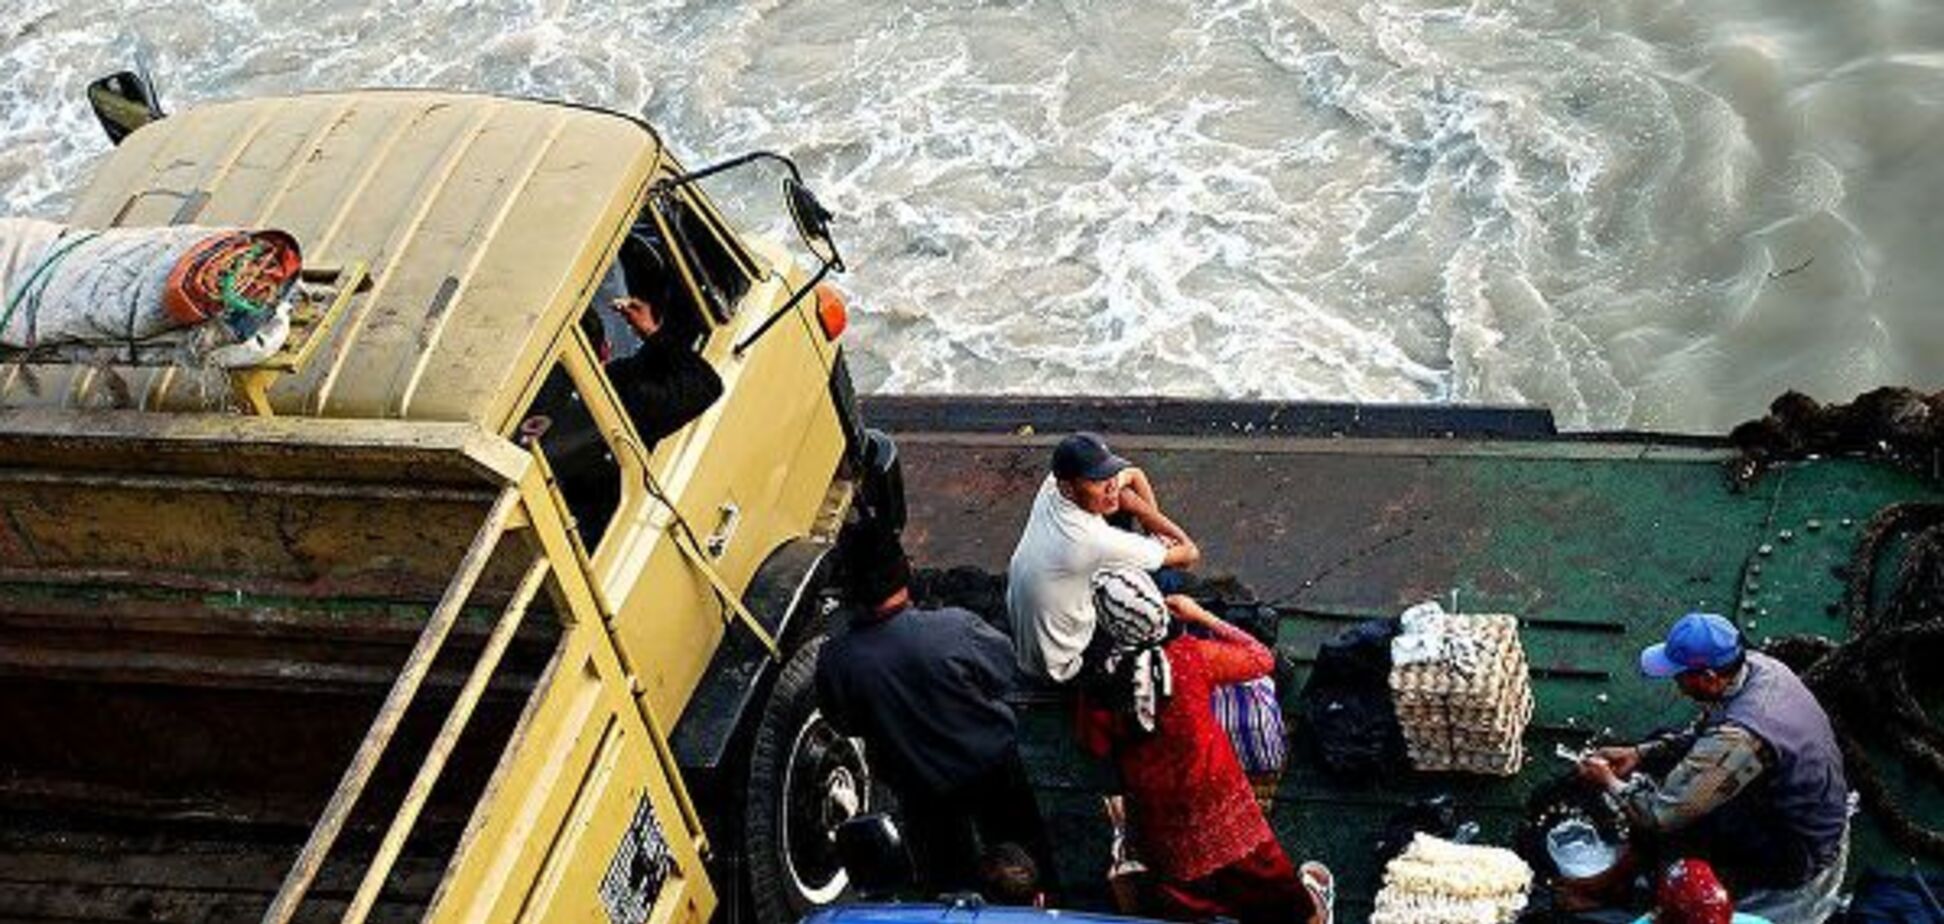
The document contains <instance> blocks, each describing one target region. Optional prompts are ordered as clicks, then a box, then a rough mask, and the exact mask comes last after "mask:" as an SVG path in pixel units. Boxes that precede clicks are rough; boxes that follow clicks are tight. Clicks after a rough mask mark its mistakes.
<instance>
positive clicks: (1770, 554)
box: [870, 401, 1944, 920]
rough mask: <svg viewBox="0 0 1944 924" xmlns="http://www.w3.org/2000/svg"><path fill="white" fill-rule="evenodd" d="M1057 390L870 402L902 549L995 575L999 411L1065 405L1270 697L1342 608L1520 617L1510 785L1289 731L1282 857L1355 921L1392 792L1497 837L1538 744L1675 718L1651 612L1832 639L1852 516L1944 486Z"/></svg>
mask: <svg viewBox="0 0 1944 924" xmlns="http://www.w3.org/2000/svg"><path fill="white" fill-rule="evenodd" d="M1075 407H1076V405H1075V404H1074V403H1072V402H1066V403H1060V404H1057V405H1053V404H1039V403H1034V402H1030V401H1019V402H1009V403H1004V404H1003V405H1000V406H998V407H997V408H996V409H995V408H987V409H986V413H985V414H984V415H983V416H979V417H977V418H976V419H975V421H976V422H975V424H974V425H971V426H967V427H965V428H964V429H955V428H954V425H953V415H952V414H951V413H950V412H949V410H948V409H945V410H941V409H943V408H944V406H942V405H939V406H928V407H923V408H916V409H914V406H913V405H911V404H904V405H896V404H890V403H886V404H885V405H882V406H879V407H875V408H871V409H870V410H871V412H872V414H873V418H872V419H874V420H879V421H884V422H888V423H890V424H891V425H892V426H893V427H894V435H896V436H897V437H898V438H899V443H900V445H901V447H902V448H903V451H904V458H905V469H906V479H907V484H906V487H907V493H908V495H909V498H910V504H911V516H912V523H911V525H910V527H909V529H908V531H907V536H908V539H909V540H910V545H911V551H912V554H913V556H914V558H915V559H916V560H917V562H918V564H919V565H921V566H922V567H924V568H928V569H948V568H954V567H970V568H974V569H978V570H980V571H983V572H989V573H994V574H1000V573H1003V570H1004V567H1005V563H1006V559H1007V557H1008V555H1009V554H1010V552H1011V549H1012V545H1013V542H1014V540H1015V539H1016V538H1017V536H1018V532H1019V529H1020V526H1021V525H1022V524H1023V522H1024V519H1025V516H1026V512H1027V510H1028V507H1029V502H1030V499H1031V497H1032V494H1033V492H1034V490H1035V489H1036V488H1037V487H1038V485H1039V482H1040V480H1041V479H1042V478H1043V477H1044V472H1045V468H1044V466H1045V458H1046V455H1047V452H1048V450H1049V446H1050V444H1051V442H1052V437H1051V436H1046V435H1031V434H1030V433H1025V434H1022V433H1021V432H1020V428H1025V427H1030V428H1032V432H1037V433H1039V434H1052V435H1053V436H1057V435H1058V434H1059V433H1060V432H1061V431H1062V430H1064V429H1066V428H1068V427H1071V426H1074V425H1075V423H1076V422H1078V423H1079V424H1080V425H1084V426H1088V427H1090V428H1095V429H1099V430H1101V431H1103V432H1105V433H1107V435H1108V438H1109V440H1110V442H1111V443H1112V444H1113V446H1114V447H1115V449H1116V451H1118V452H1120V453H1121V454H1123V455H1126V456H1128V457H1129V458H1130V459H1132V460H1134V462H1135V463H1136V464H1137V465H1140V466H1141V467H1142V468H1144V469H1146V470H1147V471H1148V473H1149V474H1150V476H1151V477H1152V479H1153V481H1154V483H1155V484H1156V486H1157V489H1158V491H1159V492H1160V494H1161V500H1162V503H1163V505H1164V507H1165V508H1166V510H1167V511H1168V513H1169V514H1170V515H1171V516H1172V517H1174V518H1175V519H1176V520H1177V521H1178V522H1180V523H1182V524H1183V526H1184V527H1185V528H1186V529H1187V530H1188V531H1189V532H1190V533H1191V534H1193V535H1194V536H1195V537H1196V540H1197V541H1198V542H1199V543H1200V544H1201V546H1202V548H1203V550H1204V557H1203V565H1202V567H1201V568H1200V569H1199V570H1200V571H1201V572H1202V573H1203V574H1204V575H1207V576H1211V577H1213V576H1221V575H1232V576H1234V577H1235V578H1236V579H1238V580H1239V581H1240V582H1241V583H1242V584H1243V585H1245V586H1246V587H1247V588H1248V589H1249V590H1251V591H1253V593H1254V594H1255V595H1256V597H1257V598H1259V599H1261V600H1264V601H1271V602H1274V603H1276V604H1277V605H1279V606H1280V607H1282V608H1283V609H1284V611H1285V618H1284V619H1283V622H1282V625H1281V628H1280V634H1279V644H1278V648H1279V652H1280V655H1281V656H1282V657H1283V658H1285V659H1287V660H1288V661H1290V662H1291V663H1292V664H1293V665H1294V668H1295V676H1296V677H1297V683H1296V684H1291V685H1289V686H1288V687H1287V688H1285V689H1284V690H1283V691H1282V694H1283V697H1284V701H1285V705H1286V706H1292V707H1293V705H1294V702H1295V694H1296V691H1297V688H1298V687H1299V686H1300V682H1301V678H1302V677H1303V676H1305V675H1306V673H1307V665H1308V662H1309V659H1310V658H1312V657H1313V655H1314V653H1315V651H1316V648H1317V645H1318V643H1319V642H1321V641H1322V640H1324V639H1326V638H1329V637H1331V636H1333V635H1335V634H1336V633H1338V632H1340V631H1341V630H1342V629H1343V628H1344V627H1345V626H1346V625H1348V624H1350V623H1352V622H1354V621H1355V620H1356V619H1357V618H1359V617H1363V616H1377V615H1393V614H1395V613H1397V612H1398V611H1400V610H1401V609H1403V608H1404V607H1405V606H1408V605H1410V604H1413V603H1416V602H1419V601H1422V600H1427V599H1437V600H1440V601H1442V602H1443V603H1444V604H1445V605H1446V606H1447V607H1449V606H1450V605H1451V602H1452V598H1453V595H1454V594H1456V599H1457V606H1458V608H1459V609H1460V610H1463V611H1468V612H1506V613H1513V614H1516V615H1518V616H1519V617H1521V618H1522V619H1523V620H1524V621H1525V624H1524V627H1523V629H1522V633H1521V634H1522V640H1523V642H1524V645H1525V647H1526V651H1527V654H1528V656H1529V659H1530V661H1531V663H1532V665H1533V674H1534V676H1533V686H1534V690H1535V693H1536V695H1537V699H1538V706H1537V710H1536V713H1535V716H1534V718H1533V721H1532V725H1531V727H1530V728H1529V730H1528V732H1527V736H1526V749H1527V753H1528V755H1529V756H1528V759H1527V763H1526V766H1525V769H1524V770H1523V771H1522V772H1521V773H1520V774H1519V775H1518V776H1516V777H1513V778H1506V779H1500V778H1488V777H1476V776H1462V775H1450V774H1439V775H1432V774H1412V773H1400V774H1397V775H1395V776H1393V777H1392V778H1390V779H1385V780H1374V781H1362V782H1357V783H1351V784H1346V783H1344V782H1341V781H1334V780H1331V779H1328V778H1326V777H1324V776H1323V775H1321V774H1320V773H1319V772H1318V770H1317V769H1316V767H1315V765H1314V764H1313V763H1312V762H1311V761H1310V760H1308V759H1307V758H1306V757H1305V756H1303V752H1302V749H1301V747H1300V745H1299V747H1298V749H1297V751H1296V754H1297V756H1296V757H1294V758H1293V759H1292V762H1291V768H1290V770H1289V772H1288V774H1287V775H1286V776H1285V778H1284V780H1283V782H1282V785H1281V788H1280V791H1279V793H1278V796H1277V805H1276V811H1275V812H1274V815H1273V818H1272V821H1273V823H1274V825H1275V828H1276V830H1277V832H1278V833H1279V834H1280V835H1281V837H1282V840H1283V843H1284V845H1285V846H1286V847H1288V848H1289V850H1290V853H1291V855H1292V856H1293V857H1295V858H1297V859H1305V858H1316V859H1321V860H1324V861H1325V862H1327V863H1329V864H1330V865H1331V866H1332V868H1333V869H1335V870H1337V871H1338V874H1339V877H1340V882H1341V888H1342V893H1343V896H1344V901H1345V905H1346V910H1347V911H1348V912H1349V914H1348V919H1351V920H1356V919H1361V917H1362V916H1363V915H1362V913H1361V912H1360V911H1359V910H1358V909H1359V908H1360V907H1361V908H1367V907H1368V902H1369V900H1370V897H1371V895H1372V894H1373V893H1374V891H1375V889H1376V886H1377V877H1378V873H1379V869H1378V868H1377V865H1376V863H1375V861H1374V860H1373V859H1372V851H1371V847H1372V843H1373V841H1374V839H1375V838H1376V837H1377V836H1378V834H1379V833H1380V832H1381V830H1382V828H1383V825H1384V822H1385V821H1386V819H1388V818H1389V817H1390V816H1391V814H1392V813H1393V812H1395V811H1396V810H1397V809H1398V808H1400V807H1401V806H1403V805H1405V804H1407V803H1409V802H1410V801H1412V800H1414V799H1416V798H1418V797H1421V796H1424V795H1429V794H1432V793H1436V792H1449V793H1451V794H1452V795H1453V796H1454V797H1455V798H1456V800H1457V802H1458V804H1459V806H1460V815H1461V817H1463V818H1468V819H1473V820H1476V821H1478V822H1479V823H1480V824H1481V825H1482V827H1483V831H1484V835H1483V836H1484V839H1485V840H1487V841H1490V842H1494V843H1507V842H1508V841H1509V838H1510V836H1511V832H1512V829H1513V827H1514V825H1515V824H1516V822H1517V821H1518V817H1519V812H1520V809H1521V808H1522V806H1523V805H1524V803H1525V800H1526V797H1527V795H1528V794H1529V793H1530V792H1531V790H1532V789H1533V788H1534V787H1535V786H1537V785H1540V784H1542V783H1544V782H1546V781H1549V780H1551V779H1553V778H1555V777H1557V776H1559V775H1560V774H1562V773H1564V772H1565V771H1566V770H1567V769H1568V767H1567V765H1566V764H1565V763H1564V762H1563V761H1560V760H1558V759H1557V758H1555V757H1554V756H1552V755H1553V752H1554V748H1555V745H1559V744H1563V745H1567V746H1575V747H1576V746H1579V745H1582V744H1584V743H1585V742H1586V741H1587V740H1588V738H1589V737H1590V736H1591V735H1593V734H1595V733H1600V732H1608V733H1609V734H1611V735H1614V736H1618V737H1621V738H1626V737H1628V736H1635V735H1640V734H1644V733H1646V732H1648V731H1650V730H1652V729H1654V728H1657V727H1662V726H1669V725H1674V724H1678V723H1680V722H1682V721H1684V720H1685V719H1686V718H1687V717H1688V716H1690V715H1691V706H1690V705H1689V704H1688V703H1687V702H1686V701H1685V700H1683V699H1682V698H1681V697H1680V696H1679V695H1678V693H1677V692H1676V691H1675V690H1674V688H1673V687H1672V685H1671V684H1668V683H1666V682H1655V681H1649V680H1646V679H1643V678H1641V677H1639V676H1638V673H1637V671H1636V658H1637V655H1638V652H1639V650H1640V648H1641V647H1642V646H1644V645H1647V644H1650V643H1652V642H1654V641H1656V640H1658V639H1659V637H1660V635H1661V634H1662V633H1663V632H1664V630H1665V627H1666V625H1667V624H1668V622H1669V621H1670V620H1671V619H1672V618H1674V617H1675V616H1678V615H1679V614H1681V613H1683V612H1687V611H1689V610H1696V609H1700V610H1711V611H1715V612H1721V613H1725V614H1733V615H1734V616H1735V617H1736V618H1737V619H1738V620H1739V621H1740V622H1741V623H1742V625H1743V627H1744V629H1745V631H1746V632H1747V633H1748V635H1749V636H1750V637H1751V638H1754V639H1757V640H1762V639H1766V638H1769V637H1772V636H1781V635H1786V634H1796V633H1813V634H1819V635H1826V636H1830V637H1833V638H1838V639H1840V638H1842V637H1843V636H1844V635H1845V633H1846V624H1845V621H1844V619H1843V617H1842V615H1841V610H1840V607H1839V606H1838V604H1839V603H1840V601H1841V600H1842V596H1843V582H1842V579H1841V577H1840V576H1839V574H1838V573H1837V569H1838V568H1840V567H1841V566H1843V565H1844V564H1846V563H1847V562H1848V560H1849V558H1850V555H1851V553H1852V550H1853V549H1854V547H1855V545H1856V543H1857V541H1858V539H1859V536H1860V534H1861V533H1862V529H1863V525H1864V524H1865V523H1867V522H1868V521H1869V519H1870V517H1871V516H1872V515H1873V514H1875V513H1876V512H1877V511H1879V510H1881V509H1882V508H1884V507H1885V506H1886V505H1890V504H1894V503H1899V502H1907V501H1939V500H1944V492H1941V491H1940V490H1939V487H1938V484H1937V482H1935V481H1928V480H1925V479H1923V478H1920V477H1918V476H1915V475H1912V474H1909V473H1906V472H1902V471H1898V470H1895V469H1892V468H1890V467H1887V466H1884V465H1881V464H1877V463H1873V462H1868V461H1863V460H1852V459H1825V460H1815V461H1805V462H1800V463H1796V464H1792V465H1789V466H1786V467H1783V468H1779V469H1776V470H1773V471H1771V472H1769V473H1767V474H1766V475H1765V476H1763V477H1762V478H1761V479H1760V480H1758V481H1757V482H1756V483H1755V484H1754V485H1753V486H1752V487H1751V488H1749V489H1748V490H1746V491H1742V492H1735V491H1731V490H1730V489H1729V487H1728V483H1727V480H1726V479H1725V477H1724V470H1723V465H1722V463H1723V462H1724V461H1725V460H1727V459H1728V458H1730V457H1731V455H1732V453H1731V451H1730V450H1728V449H1727V447H1726V446H1725V445H1723V444H1719V443H1713V442H1711V441H1702V440H1694V439H1687V438H1667V439H1661V440H1656V439H1654V438H1651V437H1617V438H1605V439H1585V438H1565V437H1546V436H1545V435H1544V434H1539V435H1538V436H1537V437H1536V438H1520V439H1476V440H1474V439H1464V438H1433V439H1423V438H1416V439H1413V438H1388V439H1367V438H1358V437H1355V436H1350V437H1345V438H1331V437H1320V438H1319V437H1312V436H1302V435H1296V436H1291V435H1283V433H1287V432H1288V431H1289V430H1290V429H1296V430H1299V431H1300V428H1284V430H1283V433H1276V432H1271V433H1269V434H1268V435H1260V434H1262V432H1263V430H1265V429H1272V428H1253V427H1252V428H1249V429H1253V430H1254V431H1255V434H1248V433H1238V432H1235V430H1236V429H1238V428H1230V429H1229V432H1228V433H1226V434H1218V433H1210V432H1207V431H1206V430H1205V429H1200V428H1192V427H1184V426H1182V425H1181V424H1180V423H1179V421H1178V420H1176V421H1169V420H1161V421H1160V422H1159V423H1157V419H1159V418H1165V417H1167V415H1165V414H1156V413H1153V404H1152V403H1151V402H1149V403H1143V404H1133V403H1120V404H1117V403H1114V402H1093V403H1088V404H1085V405H1084V407H1085V409H1086V412H1085V413H1078V414H1076V413H1075ZM1210 407H1211V409H1212V411H1211V413H1216V414H1218V415H1219V414H1234V413H1236V409H1235V407H1234V406H1224V405H1211V406H1210ZM920 411H922V413H921V412H920ZM1278 413H1281V412H1280V411H1279V412H1278ZM1008 415H1010V419H1008ZM1285 423H1286V421H1285ZM1528 436H1529V437H1530V434H1528ZM1764 550H1766V551H1764ZM1917 673H1918V672H1915V671H1913V674H1914V675H1915V674H1917ZM1913 682H1915V683H1918V684H1923V683H1926V682H1928V683H1930V684H1931V686H1930V687H1929V688H1928V689H1920V690H1919V696H1920V698H1922V699H1924V700H1925V701H1926V702H1928V703H1929V704H1930V705H1931V707H1932V709H1931V711H1932V714H1933V715H1936V714H1938V713H1939V709H1938V708H1937V707H1938V705H1939V704H1940V703H1944V683H1940V682H1939V681H1935V680H1928V681H1927V680H1925V679H1924V678H1922V677H1921V676H1918V677H1916V678H1915V679H1914V681H1913ZM1025 701H1026V705H1025V709H1024V715H1025V729H1026V731H1025V740H1026V750H1027V759H1028V763H1029V765H1030V766H1031V767H1032V768H1033V772H1034V776H1035V782H1036V783H1037V784H1038V785H1039V787H1040V790H1041V793H1042V800H1043V807H1044V808H1045V809H1046V810H1047V812H1048V813H1049V814H1050V816H1051V820H1052V823H1053V824H1054V825H1055V827H1056V829H1057V831H1058V843H1059V844H1060V845H1061V848H1062V850H1063V855H1062V858H1061V865H1062V870H1061V873H1062V880H1063V882H1064V883H1066V884H1067V885H1068V886H1069V887H1070V888H1075V889H1077V890H1078V891H1079V893H1080V895H1079V897H1080V898H1081V899H1082V901H1087V900H1099V898H1100V893H1099V886H1098V884H1099V883H1100V881H1101V878H1102V873H1103V871H1104V869H1105V865H1106V850H1107V847H1106V827H1105V822H1104V820H1103V818H1102V816H1101V813H1100V809H1099V800H1098V798H1097V797H1098V794H1099V793H1100V792H1101V791H1103V789H1104V787H1105V786H1106V784H1107V783H1108V778H1107V776H1106V774H1105V772H1104V770H1103V768H1102V767H1100V766H1099V765H1098V764H1097V763H1095V762H1094V761H1092V760H1090V759H1088V758H1086V757H1085V756H1083V755H1082V754H1081V753H1080V752H1079V751H1078V750H1077V748H1076V747H1075V745H1074V743H1073V741H1072V737H1071V734H1070V732H1069V730H1068V728H1069V719H1070V716H1069V715H1068V714H1067V709H1068V707H1067V706H1066V705H1065V704H1064V703H1063V701H1062V700H1061V698H1060V697H1059V696H1058V695H1057V694H1056V693H1052V692H1050V691H1038V692H1036V693H1034V694H1031V695H1028V696H1027V697H1025ZM1878 765H1879V766H1884V767H1886V770H1887V773H1886V776H1887V778H1888V779H1889V780H1890V781H1891V783H1892V785H1893V786H1894V787H1895V788H1896V791H1897V793H1898V799H1899V804H1900V805H1901V806H1902V807H1903V808H1904V809H1905V811H1907V812H1908V813H1909V814H1910V816H1911V817H1914V818H1916V819H1919V820H1927V821H1928V822H1929V823H1930V824H1933V825H1936V824H1939V823H1940V822H1944V791H1940V789H1939V788H1938V786H1937V785H1936V784H1934V783H1931V782H1926V781H1922V780H1919V779H1917V778H1915V777H1914V776H1911V775H1908V774H1907V773H1906V771H1905V770H1904V769H1903V768H1901V767H1900V766H1898V765H1896V763H1895V761H1893V760H1880V761H1878ZM1904 856H1905V854H1904V852H1903V851H1901V850H1900V849H1898V848H1896V847H1894V846H1893V845H1892V844H1890V842H1889V841H1888V840H1887V838H1886V837H1885V835H1884V833H1883V831H1882V830H1881V829H1880V827H1879V826H1878V825H1877V824H1876V823H1875V822H1874V821H1873V820H1872V819H1870V818H1868V817H1865V818H1863V819H1862V820H1861V822H1860V823H1859V824H1858V826H1857V829H1856V844H1855V851H1854V855H1853V859H1852V863H1851V868H1852V870H1853V871H1855V870H1861V869H1863V868H1866V867H1877V868H1888V869H1894V870H1902V869H1905V868H1907V867H1906V861H1905V860H1904Z"/></svg>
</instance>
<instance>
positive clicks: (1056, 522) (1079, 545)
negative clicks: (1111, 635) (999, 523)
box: [1006, 433, 1201, 681]
mask: <svg viewBox="0 0 1944 924" xmlns="http://www.w3.org/2000/svg"><path fill="white" fill-rule="evenodd" d="M1116 513H1124V514H1127V515H1128V516H1129V517H1131V518H1132V519H1133V521H1134V523H1135V524H1137V525H1138V526H1140V528H1141V529H1142V530H1144V531H1145V532H1146V535H1142V534H1141V533H1135V532H1129V531H1127V530H1123V529H1118V528H1116V527H1114V526H1113V525H1112V524H1110V523H1108V522H1107V517H1109V516H1113V515H1114V514H1116ZM1200 558H1201V551H1200V550H1199V549H1197V548H1196V547H1195V543H1194V540H1192V539H1189V538H1188V534H1187V533H1186V532H1184V531H1182V529H1181V527H1179V526H1176V525H1175V523H1174V521H1173V520H1170V519H1168V518H1167V517H1166V516H1164V515H1163V514H1162V513H1161V509H1160V505H1159V504H1157V503H1156V502H1155V499H1154V489H1153V487H1152V486H1150V485H1149V484H1148V480H1147V476H1146V475H1144V474H1142V473H1141V471H1140V470H1139V469H1137V468H1134V467H1133V466H1131V465H1129V464H1128V462H1127V460H1126V459H1123V458H1121V457H1120V456H1117V455H1115V454H1114V452H1113V450H1111V449H1108V448H1107V443H1106V442H1105V441H1104V440H1102V439H1101V438H1100V437H1098V436H1095V435H1094V434H1091V433H1075V434H1073V435H1072V436H1069V437H1067V438H1065V439H1063V440H1061V441H1060V444H1059V445H1058V446H1055V447H1054V448H1053V471H1052V473H1051V474H1049V475H1048V476H1047V478H1046V481H1045V482H1043V483H1042V484H1041V485H1040V489H1039V495H1038V496H1037V497H1035V498H1034V499H1033V512H1032V513H1031V515H1029V516H1028V517H1027V520H1026V529H1025V530H1024V531H1023V532H1022V533H1021V534H1020V537H1019V545H1018V546H1017V547H1015V548H1014V549H1013V554H1012V561H1011V563H1010V564H1009V565H1008V566H1007V568H1006V611H1007V612H1008V613H1009V614H1010V615H1011V617H1012V636H1013V645H1014V646H1015V647H1016V649H1017V650H1018V657H1019V667H1020V669H1021V670H1024V671H1025V672H1027V673H1028V674H1031V675H1033V676H1036V677H1044V678H1047V679H1049V680H1054V681H1067V680H1071V679H1073V677H1074V675H1076V674H1078V673H1079V672H1080V655H1081V653H1082V652H1084V651H1085V650H1086V648H1087V643H1088V642H1089V641H1091V640H1092V639H1093V631H1094V608H1093V606H1094V605H1093V576H1094V573H1095V572H1097V571H1101V570H1103V569H1107V568H1133V569H1136V570H1139V571H1155V570H1158V569H1161V568H1164V567H1167V568H1187V567H1191V566H1193V565H1194V564H1195V562H1196V561H1197V560H1199V559H1200Z"/></svg>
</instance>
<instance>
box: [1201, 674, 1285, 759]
mask: <svg viewBox="0 0 1944 924" xmlns="http://www.w3.org/2000/svg"><path fill="white" fill-rule="evenodd" d="M1215 721H1216V722H1217V723H1219V724H1220V725H1221V726H1222V730H1223V731H1225V732H1227V733H1228V738H1229V743H1230V744H1232V745H1234V746H1235V758H1236V760H1238V761H1240V762H1241V763H1242V772H1244V773H1247V774H1249V775H1250V776H1255V775H1257V774H1269V773H1281V772H1282V769H1283V764H1284V763H1285V761H1287V760H1288V741H1287V738H1286V736H1285V734H1284V731H1283V714H1282V703H1280V702H1278V701H1277V700H1276V682H1275V681H1274V680H1271V679H1269V678H1267V677H1257V678H1256V679H1254V680H1246V681H1243V682H1242V683H1235V684H1230V685H1228V686H1225V687H1216V688H1215Z"/></svg>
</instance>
